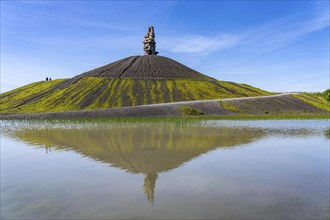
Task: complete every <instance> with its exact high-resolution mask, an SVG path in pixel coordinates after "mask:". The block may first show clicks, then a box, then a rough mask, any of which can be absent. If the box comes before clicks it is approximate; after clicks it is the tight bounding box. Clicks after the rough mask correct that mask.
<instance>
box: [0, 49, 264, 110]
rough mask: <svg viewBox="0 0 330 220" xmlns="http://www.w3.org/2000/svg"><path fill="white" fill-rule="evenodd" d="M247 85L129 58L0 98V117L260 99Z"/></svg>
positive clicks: (168, 62) (152, 59)
mask: <svg viewBox="0 0 330 220" xmlns="http://www.w3.org/2000/svg"><path fill="white" fill-rule="evenodd" d="M268 94H269V93H268V92H266V91H263V90H260V89H257V88H254V87H252V86H249V85H246V84H238V83H234V82H224V81H218V80H216V79H214V78H211V77H208V76H206V75H203V74H201V73H199V72H197V71H195V70H193V69H190V68H189V67H187V66H185V65H183V64H181V63H179V62H177V61H174V60H172V59H170V58H167V57H163V56H156V55H145V56H131V57H127V58H124V59H121V60H118V61H116V62H113V63H110V64H108V65H105V66H102V67H99V68H96V69H94V70H91V71H88V72H85V73H82V74H79V75H77V76H75V77H73V78H70V79H59V80H52V81H40V82H36V83H32V84H29V85H26V86H23V87H20V88H18V89H15V90H12V91H9V92H6V93H3V94H0V113H37V112H59V111H72V110H86V109H102V108H117V107H125V106H136V105H145V104H154V103H166V102H178V101H189V100H205V99H217V98H229V97H244V96H259V95H268Z"/></svg>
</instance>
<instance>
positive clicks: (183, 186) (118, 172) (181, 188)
mask: <svg viewBox="0 0 330 220" xmlns="http://www.w3.org/2000/svg"><path fill="white" fill-rule="evenodd" d="M1 127H2V130H1V219H11V218H30V219H39V218H41V219H56V218H57V219H68V218H75V219H82V218H85V219H113V218H120V219H127V218H135V219H136V218H141V219H146V218H153V219H159V218H163V219H164V218H166V219H171V218H172V219H182V218H185V219H207V218H211V219H224V218H225V219H274V218H275V219H328V218H329V140H330V127H329V121H328V120H279V121H196V122H189V123H188V122H187V123H185V122H182V123H171V122H166V123H140V122H136V123H122V124H121V123H110V122H109V123H106V122H103V123H101V122H92V121H91V122H88V123H86V122H85V123H76V122H75V123H73V122H72V123H70V121H66V122H65V123H64V122H58V123H48V122H42V121H39V122H26V121H2V122H1Z"/></svg>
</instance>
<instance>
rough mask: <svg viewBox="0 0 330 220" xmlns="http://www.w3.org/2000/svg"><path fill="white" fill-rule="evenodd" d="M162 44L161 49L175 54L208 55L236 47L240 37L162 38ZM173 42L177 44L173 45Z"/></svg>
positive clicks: (198, 36) (195, 36) (192, 36)
mask: <svg viewBox="0 0 330 220" xmlns="http://www.w3.org/2000/svg"><path fill="white" fill-rule="evenodd" d="M160 42H161V43H160V48H166V49H168V50H170V51H171V52H173V53H195V54H201V55H207V54H209V53H211V52H213V51H218V50H223V49H226V48H230V47H233V46H235V45H236V44H237V43H238V42H239V37H237V36H231V35H227V34H224V35H221V36H217V37H213V38H212V37H205V36H200V35H190V36H183V37H181V38H171V37H168V38H163V39H162V38H161V39H160ZM173 42H175V43H174V44H173ZM173 45H174V46H173Z"/></svg>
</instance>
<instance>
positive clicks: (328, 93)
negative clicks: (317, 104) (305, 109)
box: [322, 89, 330, 102]
mask: <svg viewBox="0 0 330 220" xmlns="http://www.w3.org/2000/svg"><path fill="white" fill-rule="evenodd" d="M322 96H323V98H324V99H325V100H327V101H328V102H330V89H327V90H325V91H324V92H322Z"/></svg>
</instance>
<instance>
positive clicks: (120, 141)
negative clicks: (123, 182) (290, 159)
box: [7, 125, 266, 203]
mask: <svg viewBox="0 0 330 220" xmlns="http://www.w3.org/2000/svg"><path fill="white" fill-rule="evenodd" d="M7 134H9V135H10V136H11V137H13V138H15V139H19V140H21V141H24V142H26V143H28V144H30V145H34V146H40V147H43V148H45V149H46V151H49V150H56V149H58V150H63V149H64V150H71V151H75V152H78V153H80V154H82V155H83V156H86V157H89V158H92V159H94V160H96V161H101V162H104V163H108V164H110V165H111V166H113V167H117V168H120V169H123V170H125V171H127V172H130V173H137V174H139V173H141V174H144V176H145V178H144V185H143V187H144V192H145V193H146V195H147V199H148V200H149V201H150V202H151V203H153V201H154V190H155V185H156V180H157V178H158V173H161V172H166V171H169V170H171V169H174V168H176V167H179V166H181V165H182V164H184V163H186V162H188V161H190V160H192V159H193V158H196V157H198V156H200V155H202V154H205V153H207V152H209V151H211V150H214V149H217V148H228V149H229V148H232V147H236V146H239V145H242V144H248V143H251V142H253V141H255V140H257V139H260V138H261V137H263V136H265V135H266V132H265V131H264V130H262V129H254V128H247V127H246V128H238V127H237V128H235V127H216V128H215V127H212V128H210V127H203V126H202V127H197V126H192V127H176V126H159V125H143V126H140V125H139V126H130V127H124V126H121V127H102V128H74V127H73V128H47V129H37V128H36V129H31V128H24V129H23V128H22V129H17V130H11V131H10V132H7Z"/></svg>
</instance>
